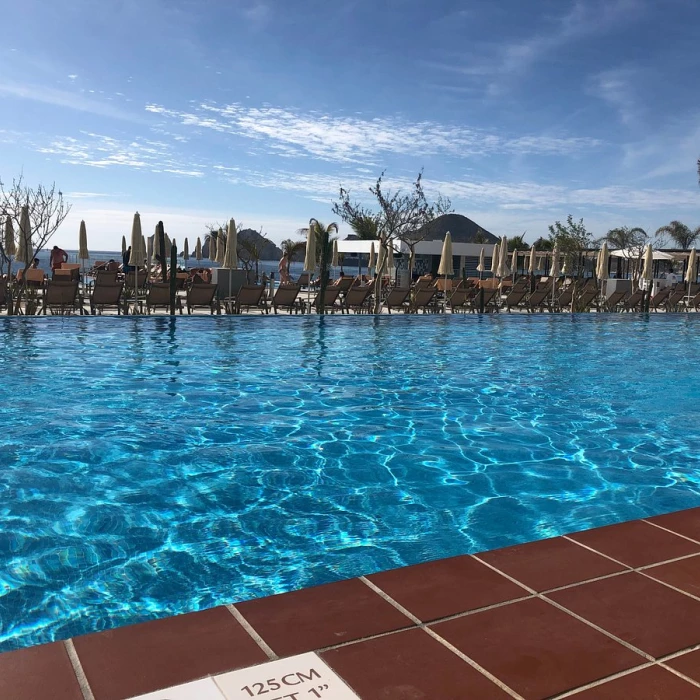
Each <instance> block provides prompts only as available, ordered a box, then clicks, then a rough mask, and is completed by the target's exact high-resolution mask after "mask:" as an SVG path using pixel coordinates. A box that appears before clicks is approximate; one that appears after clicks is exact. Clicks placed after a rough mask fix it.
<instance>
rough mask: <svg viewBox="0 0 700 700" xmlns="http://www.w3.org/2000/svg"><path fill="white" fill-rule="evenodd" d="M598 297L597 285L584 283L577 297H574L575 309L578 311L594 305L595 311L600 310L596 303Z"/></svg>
mask: <svg viewBox="0 0 700 700" xmlns="http://www.w3.org/2000/svg"><path fill="white" fill-rule="evenodd" d="M597 299H598V287H597V285H590V284H589V285H586V286H584V288H583V289H582V290H581V293H580V294H579V296H578V298H577V299H576V309H577V310H578V311H588V310H589V309H590V308H591V306H595V310H596V311H600V307H599V306H598V303H597Z"/></svg>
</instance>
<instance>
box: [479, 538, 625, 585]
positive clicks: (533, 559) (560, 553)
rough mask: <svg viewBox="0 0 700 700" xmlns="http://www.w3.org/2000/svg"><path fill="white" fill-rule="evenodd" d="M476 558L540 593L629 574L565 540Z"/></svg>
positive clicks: (505, 548) (541, 543) (520, 547)
mask: <svg viewBox="0 0 700 700" xmlns="http://www.w3.org/2000/svg"><path fill="white" fill-rule="evenodd" d="M476 556H477V557H478V558H479V559H480V560H482V561H485V562H486V563H487V564H490V565H491V566H493V567H494V568H495V569H498V570H499V571H502V572H503V573H504V574H506V575H508V576H510V577H511V578H514V579H515V580H516V581H519V582H520V583H522V584H524V585H526V586H529V587H530V588H532V589H533V590H535V591H538V592H542V591H546V590H551V589H552V588H559V587H561V586H569V585H572V584H575V583H581V582H583V581H588V580H590V579H594V578H598V577H601V576H608V575H610V574H615V573H620V572H622V571H628V570H629V569H628V567H626V566H625V565H623V564H617V563H616V562H614V561H612V560H610V559H608V558H606V557H603V556H601V555H600V554H596V553H595V552H591V551H590V550H588V549H586V548H584V547H581V545H579V544H576V543H574V542H572V541H571V540H568V539H566V538H565V537H554V538H550V539H546V540H536V541H534V542H527V543H525V544H517V545H513V546H511V547H504V548H503V549H494V550H491V551H488V552H482V553H481V554H478V555H476Z"/></svg>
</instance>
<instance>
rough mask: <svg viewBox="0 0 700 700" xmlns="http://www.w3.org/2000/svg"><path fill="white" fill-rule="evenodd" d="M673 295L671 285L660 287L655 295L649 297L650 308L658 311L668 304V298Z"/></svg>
mask: <svg viewBox="0 0 700 700" xmlns="http://www.w3.org/2000/svg"><path fill="white" fill-rule="evenodd" d="M670 296H671V287H664V288H663V289H659V291H658V292H656V294H654V296H653V297H652V298H651V299H649V310H650V311H651V310H653V311H658V310H659V309H660V308H661V307H662V306H665V305H666V302H667V300H668V298H669V297H670Z"/></svg>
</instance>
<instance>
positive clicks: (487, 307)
mask: <svg viewBox="0 0 700 700" xmlns="http://www.w3.org/2000/svg"><path fill="white" fill-rule="evenodd" d="M481 289H483V304H484V311H495V312H498V303H497V302H498V285H489V286H487V287H482V288H481ZM481 303H482V292H481V291H480V290H479V289H477V290H476V294H474V296H473V297H472V300H471V303H470V305H469V310H470V311H471V312H472V313H475V312H477V311H480V309H481Z"/></svg>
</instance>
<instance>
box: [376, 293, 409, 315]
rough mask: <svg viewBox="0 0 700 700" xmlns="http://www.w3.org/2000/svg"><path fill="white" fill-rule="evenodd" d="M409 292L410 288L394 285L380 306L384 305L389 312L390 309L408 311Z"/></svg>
mask: <svg viewBox="0 0 700 700" xmlns="http://www.w3.org/2000/svg"><path fill="white" fill-rule="evenodd" d="M410 293H411V290H410V289H409V288H408V287H394V288H393V289H392V290H391V291H390V292H389V294H388V295H387V298H386V299H385V300H384V303H383V304H382V306H385V307H386V310H387V311H388V312H389V313H391V310H392V309H403V310H404V311H409V309H410V306H409V303H408V295H409V294H410Z"/></svg>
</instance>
